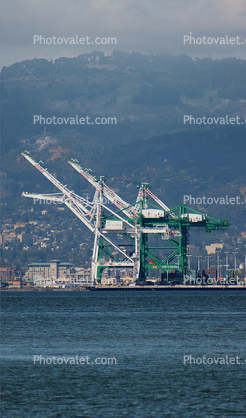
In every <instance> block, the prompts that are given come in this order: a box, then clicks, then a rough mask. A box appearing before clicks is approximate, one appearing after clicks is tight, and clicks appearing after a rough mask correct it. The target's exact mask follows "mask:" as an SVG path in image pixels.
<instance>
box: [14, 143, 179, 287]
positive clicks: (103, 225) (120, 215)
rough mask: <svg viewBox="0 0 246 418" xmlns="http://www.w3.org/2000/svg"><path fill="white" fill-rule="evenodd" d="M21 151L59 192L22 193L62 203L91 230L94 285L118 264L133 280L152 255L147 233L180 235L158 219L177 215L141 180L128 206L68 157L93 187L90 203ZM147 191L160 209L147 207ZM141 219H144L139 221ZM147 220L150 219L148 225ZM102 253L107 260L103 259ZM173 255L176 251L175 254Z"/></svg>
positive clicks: (137, 276)
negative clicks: (128, 270)
mask: <svg viewBox="0 0 246 418" xmlns="http://www.w3.org/2000/svg"><path fill="white" fill-rule="evenodd" d="M21 154H22V156H23V157H24V158H25V159H26V160H27V161H28V162H29V163H31V164H32V165H33V166H34V167H35V168H36V169H37V170H39V171H40V173H42V174H43V175H44V176H45V177H46V178H47V179H48V180H49V181H50V182H51V183H52V184H53V185H54V186H56V187H57V188H58V189H59V191H60V193H49V194H37V193H27V192H23V193H22V196H24V197H29V198H33V199H40V200H44V201H49V202H54V203H58V202H59V203H63V204H65V205H66V206H67V207H68V208H69V209H70V210H71V211H72V212H73V213H74V214H75V215H76V216H77V217H78V218H79V219H80V221H82V222H83V223H84V225H86V226H87V228H89V230H90V231H91V232H93V233H94V245H93V252H92V261H91V274H92V280H93V282H94V284H96V283H97V280H98V279H99V278H100V274H101V273H102V271H103V269H104V268H118V267H125V268H132V269H133V278H134V280H135V281H137V280H138V279H139V275H140V270H141V265H142V268H143V264H145V258H146V254H147V253H149V256H150V257H151V256H153V254H152V253H151V252H150V251H148V249H147V246H146V243H147V240H148V238H147V237H148V235H149V234H158V235H160V236H161V237H162V239H165V240H168V239H169V238H170V236H171V237H180V236H181V234H180V232H179V230H178V229H171V228H169V226H168V224H167V223H163V222H160V221H161V219H162V220H163V219H164V216H165V214H168V216H169V215H170V216H171V218H173V220H175V219H177V218H178V217H177V216H176V215H175V214H174V213H173V212H172V211H170V209H169V208H168V207H167V206H166V205H165V204H164V203H163V202H162V201H161V200H160V199H158V198H157V197H156V196H155V195H154V194H153V193H152V192H151V191H150V190H149V185H148V184H147V183H142V185H141V186H140V188H139V192H138V196H137V199H136V202H135V203H134V204H133V205H130V204H129V203H127V202H126V201H124V200H123V199H122V198H121V197H120V196H118V195H117V194H116V193H115V191H114V190H112V189H110V188H109V187H108V186H107V185H106V180H105V178H104V177H100V178H99V179H97V178H96V177H95V176H93V175H92V174H91V172H90V171H91V170H89V169H86V168H83V167H81V166H80V165H79V163H78V161H77V160H74V159H70V160H69V161H68V162H69V164H70V165H71V166H72V167H73V168H74V169H75V170H76V171H78V172H79V173H80V174H81V175H82V176H83V177H84V178H85V179H86V180H87V181H88V182H89V183H90V184H91V185H92V186H94V187H95V194H94V198H93V200H92V202H89V201H88V200H87V199H85V198H83V197H81V196H79V195H77V194H76V193H75V192H74V191H71V190H69V189H68V188H67V186H66V185H63V184H62V183H60V182H59V181H58V180H57V179H56V178H55V177H54V176H52V174H50V173H49V172H48V170H47V169H46V168H43V166H42V165H43V163H42V162H41V161H40V162H36V161H35V160H34V159H33V158H32V157H31V156H30V154H29V152H28V151H23V152H21ZM147 194H148V195H149V196H150V197H151V198H153V199H154V200H155V201H156V203H158V205H159V206H160V207H161V210H160V209H149V208H148V204H147ZM105 198H106V199H105ZM105 200H106V203H107V202H111V203H112V204H114V205H115V206H116V208H117V210H116V211H114V210H112V209H111V208H109V205H108V204H106V203H105ZM153 218H155V219H156V221H157V223H156V224H153ZM144 219H145V220H146V222H142V221H141V220H144ZM148 219H152V221H151V223H149V224H148ZM117 235H120V236H123V237H125V238H127V239H128V240H130V244H129V246H130V247H132V248H131V251H129V252H128V253H127V251H126V249H125V247H126V245H125V244H118V242H117V243H116V239H115V237H116V236H117ZM112 251H114V252H112ZM105 254H106V256H108V259H106V258H105ZM176 254H177V251H176V252H175V256H176ZM174 267H175V266H174Z"/></svg>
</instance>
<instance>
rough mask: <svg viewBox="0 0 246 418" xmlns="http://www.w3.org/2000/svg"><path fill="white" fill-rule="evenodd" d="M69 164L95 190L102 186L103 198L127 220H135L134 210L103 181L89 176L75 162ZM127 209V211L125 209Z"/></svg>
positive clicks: (85, 170)
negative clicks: (125, 216) (126, 217)
mask: <svg viewBox="0 0 246 418" xmlns="http://www.w3.org/2000/svg"><path fill="white" fill-rule="evenodd" d="M68 162H69V164H70V165H71V166H72V167H73V168H74V169H75V170H76V171H78V173H79V174H81V175H82V176H83V177H84V178H85V179H86V180H88V181H89V183H91V184H92V185H93V186H94V187H95V188H96V189H97V190H99V189H100V187H102V186H103V194H104V196H105V197H106V198H107V199H108V200H109V201H110V202H111V203H113V204H114V205H115V206H116V207H117V208H118V209H120V210H122V212H123V213H124V214H125V215H127V216H128V217H129V218H135V217H137V216H138V213H137V212H136V210H134V209H133V208H132V207H128V206H130V204H129V203H127V202H125V201H124V200H123V199H122V198H121V197H120V196H118V195H117V193H115V192H114V191H113V190H112V189H110V187H108V186H107V185H106V183H105V181H103V180H98V179H97V178H96V177H95V176H93V175H92V174H90V172H89V170H88V169H86V168H83V167H81V166H80V165H79V163H78V162H77V160H73V159H70V160H69V161H68ZM125 208H127V209H125Z"/></svg>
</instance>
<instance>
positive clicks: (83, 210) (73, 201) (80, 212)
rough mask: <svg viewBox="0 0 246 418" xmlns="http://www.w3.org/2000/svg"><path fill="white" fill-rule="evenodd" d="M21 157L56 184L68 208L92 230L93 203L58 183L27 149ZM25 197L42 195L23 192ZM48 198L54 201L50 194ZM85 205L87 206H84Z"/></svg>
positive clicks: (40, 196) (39, 196) (41, 196)
mask: <svg viewBox="0 0 246 418" xmlns="http://www.w3.org/2000/svg"><path fill="white" fill-rule="evenodd" d="M21 155H22V156H23V157H25V158H26V160H27V161H29V163H31V164H32V165H33V166H34V167H35V168H36V169H37V170H39V171H40V173H42V174H43V175H44V176H45V177H46V178H47V179H48V180H49V181H50V182H51V183H52V184H54V186H56V187H57V188H58V189H59V190H60V191H61V192H62V193H63V201H64V203H65V204H66V206H68V207H69V209H71V210H72V212H73V213H74V214H75V215H76V216H77V217H78V218H79V219H80V220H81V221H82V222H83V223H84V224H85V225H86V226H87V227H88V228H89V229H90V230H91V231H92V232H94V230H95V228H94V226H93V225H92V223H91V222H92V219H93V215H92V211H93V204H91V203H90V202H88V201H87V200H86V199H83V198H82V197H81V196H78V195H76V194H75V193H74V192H72V191H70V190H69V189H68V188H67V187H66V186H64V185H63V184H62V183H60V182H59V181H58V180H57V179H56V178H55V177H54V176H52V174H50V173H49V172H48V170H47V169H46V168H43V167H42V166H41V165H40V163H38V162H36V161H35V160H34V159H33V158H32V157H31V156H30V154H29V153H28V151H23V152H22V153H21ZM23 196H25V197H35V196H36V197H38V198H41V199H43V198H44V196H43V195H40V194H39V195H34V194H33V193H32V194H28V193H23ZM46 196H47V195H46ZM49 199H50V200H53V201H55V199H56V198H55V197H54V196H53V195H50V197H49ZM86 206H87V207H86ZM88 207H89V210H88Z"/></svg>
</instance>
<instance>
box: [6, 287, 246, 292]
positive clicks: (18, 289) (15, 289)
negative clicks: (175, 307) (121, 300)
mask: <svg viewBox="0 0 246 418" xmlns="http://www.w3.org/2000/svg"><path fill="white" fill-rule="evenodd" d="M194 290H199V291H206V290H207V291H208V290H212V291H213V290H217V291H218V290H220V291H221V290H244V291H245V290H246V286H245V285H244V286H241V285H227V286H226V285H212V286H209V285H204V286H199V285H197V286H194V285H189V286H187V285H174V286H169V285H167V286H161V285H160V286H157V285H153V286H84V287H82V286H81V287H79V286H78V287H66V288H55V287H36V286H35V287H34V286H32V287H28V288H26V287H22V288H21V287H11V288H1V290H0V291H1V292H86V291H87V292H88V291H91V292H100V291H121V292H131V291H135V292H136V291H194Z"/></svg>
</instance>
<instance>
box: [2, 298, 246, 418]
mask: <svg viewBox="0 0 246 418" xmlns="http://www.w3.org/2000/svg"><path fill="white" fill-rule="evenodd" d="M1 299H2V304H1V305H2V319H1V322H2V350H1V368H2V378H1V380H2V405H1V408H2V417H3V418H51V417H52V418H53V417H61V418H63V417H64V418H76V417H86V418H111V417H112V418H121V417H127V418H131V417H134V418H135V417H136V418H145V417H146V418H149V417H156V418H161V417H168V418H169V417H170V418H180V417H184V418H192V417H194V418H203V417H204V418H208V417H209V418H213V417H219V418H236V417H240V418H243V417H244V418H245V417H246V389H245V388H246V378H245V375H246V361H245V359H246V344H245V335H246V292H242V291H237V290H235V291H230V290H229V291H226V292H225V291H217V292H215V291H209V290H207V291H203V292H199V291H186V292H184V291H176V292H156V291H148V292H145V291H138V292H116V291H115V292H109V291H103V292H89V291H87V292H86V291H84V292H82V291H81V292H58V291H53V292H52V291H49V292H3V293H2V296H1ZM233 359H234V360H233Z"/></svg>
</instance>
